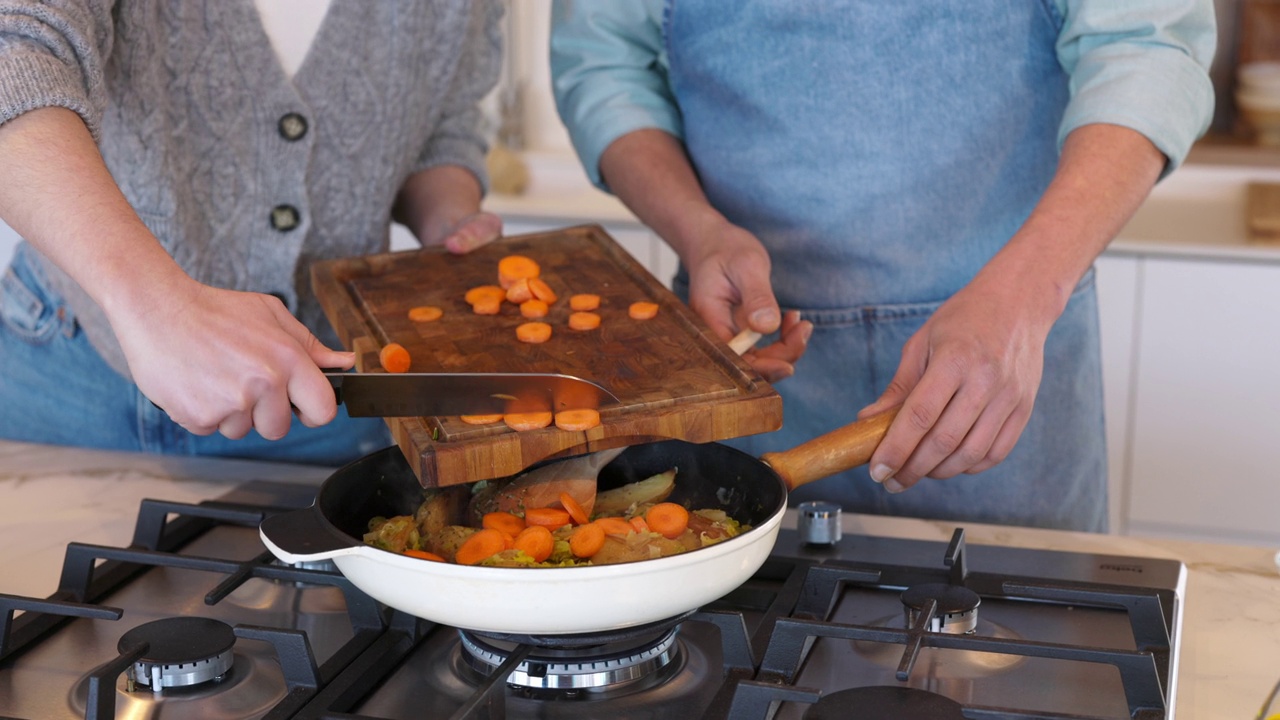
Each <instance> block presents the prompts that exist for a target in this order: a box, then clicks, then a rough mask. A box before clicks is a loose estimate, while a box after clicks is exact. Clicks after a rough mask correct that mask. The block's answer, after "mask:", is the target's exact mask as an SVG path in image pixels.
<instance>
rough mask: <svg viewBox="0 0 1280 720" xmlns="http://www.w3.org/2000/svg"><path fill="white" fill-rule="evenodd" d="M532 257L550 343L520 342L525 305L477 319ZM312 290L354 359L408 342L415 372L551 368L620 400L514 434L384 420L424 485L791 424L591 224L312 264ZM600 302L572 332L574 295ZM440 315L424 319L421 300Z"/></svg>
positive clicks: (771, 395) (753, 376)
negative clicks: (640, 310) (550, 299)
mask: <svg viewBox="0 0 1280 720" xmlns="http://www.w3.org/2000/svg"><path fill="white" fill-rule="evenodd" d="M510 254H520V255H526V256H528V257H530V258H532V259H534V260H535V261H537V262H538V264H539V265H540V266H541V267H542V278H543V279H544V280H546V281H547V283H549V284H550V285H551V287H552V289H553V290H554V291H555V292H556V293H557V294H558V295H559V300H558V301H557V302H555V303H552V304H551V307H550V312H549V314H548V315H547V317H546V318H544V321H546V322H547V323H549V324H550V325H551V326H552V327H553V333H552V337H551V339H550V340H549V341H547V342H545V343H541V344H537V345H532V344H528V343H522V342H519V341H518V340H517V339H516V334H515V328H516V326H517V325H520V324H521V323H523V322H525V321H526V319H525V318H523V317H522V316H521V314H520V310H519V308H518V307H517V306H515V305H514V304H511V303H503V305H502V309H501V312H500V313H499V314H498V315H487V316H486V315H476V314H475V313H473V312H472V311H471V308H470V306H469V305H468V304H467V302H466V301H465V299H464V295H465V293H466V291H467V290H468V289H469V288H472V287H476V286H479V285H486V284H495V283H496V282H497V264H498V260H499V259H500V258H502V257H503V256H505V255H510ZM312 286H313V288H314V290H315V293H316V296H317V298H319V300H320V303H321V306H322V307H323V308H324V311H325V314H326V316H327V317H328V318H329V321H330V322H331V323H332V324H333V326H334V328H336V329H337V332H338V336H339V338H340V339H341V341H342V342H343V344H344V345H345V346H346V347H347V348H350V349H352V350H354V351H356V353H357V367H358V368H359V369H361V370H362V371H369V370H376V368H377V367H378V361H377V352H378V349H379V348H380V347H382V346H383V345H385V344H387V343H389V342H398V343H400V344H401V345H403V346H404V347H405V348H407V349H408V351H409V354H410V356H411V357H412V359H413V364H412V366H411V367H410V370H411V371H413V372H555V373H565V374H569V375H577V376H579V377H583V378H586V379H588V380H593V381H596V382H598V383H600V384H602V385H604V386H605V387H606V388H608V389H609V390H610V391H611V392H612V393H613V394H614V395H616V396H617V397H618V398H619V400H620V403H619V404H617V405H613V406H608V407H604V408H601V412H600V420H601V422H600V425H599V426H597V427H594V428H592V429H590V430H586V431H582V432H567V431H564V430H560V429H558V428H555V427H549V428H544V429H541V430H532V431H525V432H515V431H513V430H511V429H509V428H507V427H506V426H505V425H503V424H501V423H498V424H494V425H480V426H477V425H468V424H466V423H463V422H462V421H461V420H460V419H459V418H457V417H433V418H387V424H388V425H389V426H390V427H391V431H392V435H393V437H394V438H395V441H396V444H397V445H398V446H399V447H400V448H401V450H402V451H403V452H404V454H405V457H406V458H407V459H408V460H409V464H410V466H411V467H412V468H413V470H414V473H415V474H416V475H417V476H418V479H419V480H420V481H421V482H422V484H423V485H424V486H427V487H432V486H447V485H456V484H459V483H466V482H474V481H478V480H486V479H492V478H499V477H506V476H509V475H514V474H516V473H518V472H520V471H522V470H524V469H525V468H528V467H529V466H531V465H534V464H536V463H538V462H541V461H544V460H548V459H551V458H558V457H569V456H574V455H581V454H583V453H587V452H593V451H597V450H602V449H607V448H610V447H617V446H621V445H631V444H636V443H640V442H651V441H656V440H666V439H672V438H676V439H681V440H687V441H690V442H711V441H716V440H725V439H729V438H735V437H741V436H744V435H753V434H756V433H762V432H769V431H772V430H776V429H778V428H779V427H781V426H782V399H781V397H780V396H779V395H778V393H777V391H776V390H774V389H773V387H772V386H770V385H769V384H768V383H767V382H766V381H765V380H764V379H763V378H762V377H761V376H760V375H759V374H758V373H756V372H755V371H754V370H753V369H751V366H750V365H748V364H747V363H746V361H744V360H743V359H742V358H741V357H739V356H738V355H737V354H736V353H735V352H734V351H733V350H732V349H731V348H730V347H729V346H728V345H727V344H725V343H724V342H723V341H721V340H720V339H719V338H717V337H716V336H715V335H714V334H713V333H712V332H711V330H710V329H708V328H707V327H706V325H705V324H704V323H703V322H702V320H701V319H700V318H698V317H697V316H696V315H695V314H694V313H693V311H692V310H690V309H689V308H688V307H687V306H686V305H685V304H684V303H682V302H681V301H680V299H679V298H677V297H676V296H675V295H674V294H672V293H671V291H669V290H667V289H666V288H665V287H663V286H662V284H661V283H660V282H658V280H657V279H656V278H654V277H653V276H652V275H651V274H649V272H648V271H647V270H645V269H644V267H643V266H642V265H640V264H639V263H638V262H636V260H635V259H634V258H632V257H631V255H629V254H628V253H627V252H626V250H624V249H622V247H621V246H620V245H618V244H617V242H615V241H614V240H613V238H611V237H610V236H609V235H608V234H607V233H606V232H605V231H604V230H603V228H601V227H599V226H595V225H589V226H580V227H573V228H566V229H564V230H557V231H553V232H546V233H535V234H530V235H520V236H514V237H508V238H504V239H502V240H499V241H498V242H495V243H493V244H491V245H488V246H485V247H483V248H480V249H478V250H476V251H474V252H471V253H468V254H466V255H453V254H450V253H448V252H447V251H445V250H443V249H440V248H429V249H425V250H415V251H410V252H399V253H388V254H384V255H373V256H367V257H359V258H349V259H341V260H330V261H325V262H320V263H316V264H315V265H314V266H313V269H312ZM577 293H593V294H596V295H599V296H600V297H601V305H600V308H599V309H598V310H596V312H597V313H598V314H599V315H600V316H601V319H602V322H601V325H600V327H599V328H597V329H595V330H589V331H576V330H572V329H570V327H569V325H568V316H569V314H570V312H571V310H570V308H569V303H568V298H569V297H570V296H572V295H574V294H577ZM638 300H642V301H648V302H653V303H656V304H657V305H658V306H659V311H658V314H657V316H656V317H654V318H653V319H650V320H635V319H632V318H630V317H628V314H627V309H628V307H629V306H630V305H631V303H633V302H635V301H638ZM417 305H434V306H437V307H440V308H442V309H443V310H444V315H443V316H442V317H441V318H440V319H439V320H436V321H434V322H430V323H415V322H413V321H412V320H410V319H409V317H408V311H409V309H410V308H411V307H414V306H417Z"/></svg>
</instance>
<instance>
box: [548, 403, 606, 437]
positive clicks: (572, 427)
mask: <svg viewBox="0 0 1280 720" xmlns="http://www.w3.org/2000/svg"><path fill="white" fill-rule="evenodd" d="M599 424H600V413H599V412H598V411H596V410H592V409H591V408H575V409H573V410H561V411H560V412H558V413H556V427H558V428H560V429H561V430H569V431H570V432H580V431H582V430H590V429H591V428H593V427H596V426H597V425H599Z"/></svg>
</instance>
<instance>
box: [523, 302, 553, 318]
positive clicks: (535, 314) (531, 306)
mask: <svg viewBox="0 0 1280 720" xmlns="http://www.w3.org/2000/svg"><path fill="white" fill-rule="evenodd" d="M550 310H551V308H548V307H547V304H546V303H545V302H543V301H541V300H539V299H538V298H533V299H532V300H525V301H524V302H522V303H520V314H521V315H523V316H525V317H527V318H544V317H546V316H547V313H548V312H550Z"/></svg>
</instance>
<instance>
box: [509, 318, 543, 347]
mask: <svg viewBox="0 0 1280 720" xmlns="http://www.w3.org/2000/svg"><path fill="white" fill-rule="evenodd" d="M516 338H517V339H519V340H520V342H527V343H535V344H536V343H544V342H546V341H548V340H550V339H551V326H550V325H548V324H546V323H544V322H527V323H524V324H523V325H519V326H517V327H516Z"/></svg>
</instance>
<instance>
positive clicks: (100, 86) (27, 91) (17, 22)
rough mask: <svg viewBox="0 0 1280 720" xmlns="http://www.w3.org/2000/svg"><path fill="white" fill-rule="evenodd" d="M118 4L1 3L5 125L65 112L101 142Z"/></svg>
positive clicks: (108, 0)
mask: <svg viewBox="0 0 1280 720" xmlns="http://www.w3.org/2000/svg"><path fill="white" fill-rule="evenodd" d="M113 4H114V0H46V1H45V2H39V1H38V0H6V2H4V3H3V4H0V124H3V123H5V122H8V121H9V120H12V119H13V118H15V117H17V116H19V115H21V114H23V113H25V112H28V111H31V110H36V109H38V108H43V107H64V108H67V109H68V110H72V111H74V112H75V113H77V114H78V115H80V117H81V118H83V119H84V122H85V125H87V126H88V127H89V131H90V132H91V133H92V134H93V136H94V138H97V137H98V134H99V129H100V126H101V122H102V115H103V112H104V111H105V110H106V105H107V94H106V86H105V83H104V80H103V67H104V65H105V63H106V60H107V56H108V55H109V54H110V52H111V43H112V40H113V37H114V33H113V28H112V24H111V9H112V6H113Z"/></svg>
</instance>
